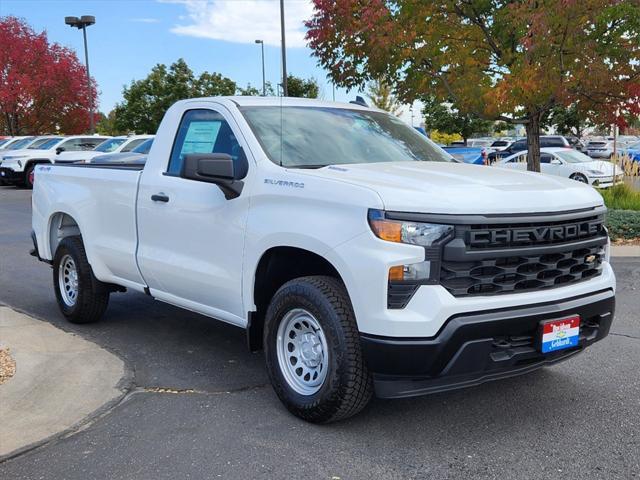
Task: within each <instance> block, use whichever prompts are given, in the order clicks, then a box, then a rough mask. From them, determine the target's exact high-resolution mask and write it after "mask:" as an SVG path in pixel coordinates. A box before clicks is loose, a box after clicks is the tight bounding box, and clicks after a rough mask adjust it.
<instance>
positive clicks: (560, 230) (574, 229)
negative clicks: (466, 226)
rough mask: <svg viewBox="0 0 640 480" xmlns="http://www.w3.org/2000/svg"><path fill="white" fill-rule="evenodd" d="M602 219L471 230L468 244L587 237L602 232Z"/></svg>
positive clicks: (565, 239)
mask: <svg viewBox="0 0 640 480" xmlns="http://www.w3.org/2000/svg"><path fill="white" fill-rule="evenodd" d="M602 229H603V222H602V220H593V221H588V222H580V223H572V224H565V225H552V226H543V227H525V228H496V229H489V228H487V229H481V230H471V231H469V232H468V235H469V237H468V242H467V243H468V244H469V245H471V246H482V247H486V246H489V245H509V244H513V243H522V244H536V243H549V242H564V241H568V240H576V239H579V238H585V237H594V236H597V235H598V234H600V233H601V232H602Z"/></svg>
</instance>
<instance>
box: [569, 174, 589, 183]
mask: <svg viewBox="0 0 640 480" xmlns="http://www.w3.org/2000/svg"><path fill="white" fill-rule="evenodd" d="M569 178H570V179H571V180H576V181H577V182H580V183H589V181H588V180H587V177H585V176H584V175H583V174H581V173H574V174H572V175H571V176H570V177H569Z"/></svg>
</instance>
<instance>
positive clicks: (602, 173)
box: [587, 170, 604, 175]
mask: <svg viewBox="0 0 640 480" xmlns="http://www.w3.org/2000/svg"><path fill="white" fill-rule="evenodd" d="M587 173H590V174H592V175H604V172H601V171H600V170H587Z"/></svg>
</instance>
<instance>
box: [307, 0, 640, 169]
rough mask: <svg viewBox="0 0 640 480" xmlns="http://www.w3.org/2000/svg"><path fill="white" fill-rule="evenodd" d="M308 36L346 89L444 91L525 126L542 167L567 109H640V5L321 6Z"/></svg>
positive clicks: (445, 96)
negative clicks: (373, 84)
mask: <svg viewBox="0 0 640 480" xmlns="http://www.w3.org/2000/svg"><path fill="white" fill-rule="evenodd" d="M313 2H314V7H315V9H314V14H313V17H312V18H311V19H310V20H309V21H308V22H307V24H306V25H307V28H308V31H307V39H308V40H309V45H310V47H311V48H312V50H313V52H314V55H315V56H317V57H318V59H319V63H320V65H321V66H322V67H324V68H325V69H327V70H328V71H329V75H330V77H331V79H332V80H333V82H334V83H335V84H336V85H339V86H342V87H346V88H357V87H358V86H360V85H362V84H363V83H365V82H367V81H369V80H371V79H373V78H379V77H381V76H382V77H384V78H387V79H389V81H390V82H392V83H393V85H395V86H396V93H397V94H398V95H399V96H400V100H402V101H405V102H410V101H412V100H413V99H415V98H420V97H423V96H425V95H434V96H435V97H436V98H437V100H439V101H441V102H448V101H449V102H452V103H453V104H454V106H455V108H457V109H458V110H460V111H462V112H467V113H473V114H475V115H477V116H478V117H481V118H484V119H486V120H503V121H507V122H510V123H522V124H524V125H525V127H526V130H527V138H528V149H529V153H530V155H528V161H529V165H528V168H529V169H530V170H535V171H540V143H539V137H540V126H541V123H542V120H543V119H544V117H545V116H546V115H548V113H549V111H550V110H551V109H552V108H553V107H554V106H556V105H565V106H566V105H571V104H573V103H575V102H578V101H579V102H580V103H581V104H584V107H585V108H584V111H585V112H590V114H591V115H593V116H594V117H601V118H608V119H611V120H620V119H621V118H625V117H626V116H628V113H630V112H631V113H633V112H635V114H636V115H637V114H638V113H640V62H638V58H639V57H640V2H638V0H617V1H611V0H579V1H577V0H571V1H567V0H520V1H517V2H516V1H505V0H443V1H441V2H427V1H424V0H378V1H375V2H365V1H362V0H341V1H340V2H329V1H326V0H313Z"/></svg>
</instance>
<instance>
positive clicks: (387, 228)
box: [369, 220, 402, 243]
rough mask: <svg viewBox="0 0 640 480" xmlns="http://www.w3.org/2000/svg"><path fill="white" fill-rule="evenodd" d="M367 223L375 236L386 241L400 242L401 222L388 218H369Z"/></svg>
mask: <svg viewBox="0 0 640 480" xmlns="http://www.w3.org/2000/svg"><path fill="white" fill-rule="evenodd" d="M369 224H370V225H371V229H372V230H373V233H375V234H376V237H378V238H380V239H382V240H386V241H388V242H397V243H401V242H402V223H400V222H393V221H389V220H371V221H370V222H369Z"/></svg>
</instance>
